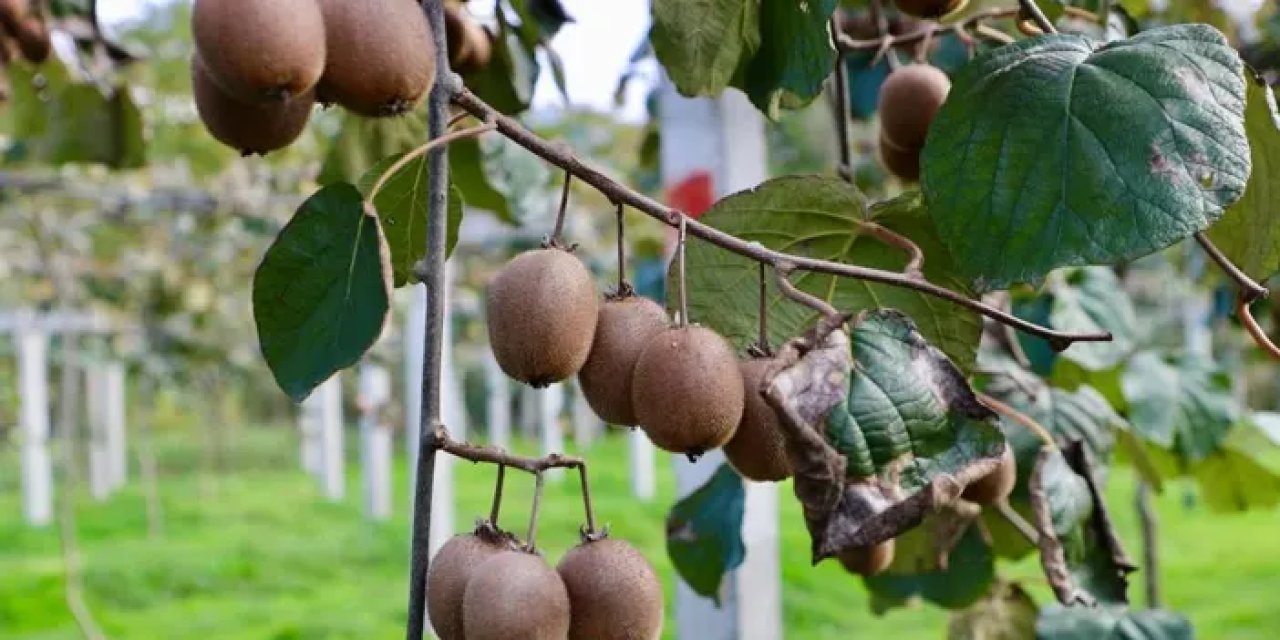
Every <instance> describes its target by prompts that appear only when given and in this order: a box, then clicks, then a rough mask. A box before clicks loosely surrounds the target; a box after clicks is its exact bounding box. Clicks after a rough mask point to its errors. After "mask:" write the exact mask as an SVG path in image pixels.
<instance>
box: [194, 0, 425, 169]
mask: <svg viewBox="0 0 1280 640" xmlns="http://www.w3.org/2000/svg"><path fill="white" fill-rule="evenodd" d="M191 27H192V32H193V34H194V36H195V49H196V51H195V55H194V56H193V57H192V60H191V76H192V85H193V89H194V93H195V101H196V108H197V111H198V112H199V114H200V118H201V120H203V121H204V124H205V127H206V128H207V129H208V130H209V133H210V134H212V135H213V137H214V138H216V139H218V140H219V141H220V142H222V143H224V144H226V145H227V146H230V147H232V148H234V149H236V150H238V151H240V152H241V153H244V154H245V155H250V154H266V153H268V152H271V151H275V150H276V149H281V148H283V147H286V146H288V145H289V144H291V143H292V142H293V141H294V140H296V139H297V138H298V136H299V135H301V133H302V130H303V129H304V128H305V126H306V124H307V120H308V119H309V118H310V115H311V112H312V107H313V105H314V104H315V103H316V102H320V103H321V104H325V105H328V104H333V103H336V104H339V105H341V106H343V107H344V108H346V109H347V110H349V111H351V112H353V113H356V114H359V115H361V116H366V117H385V116H395V115H399V114H403V113H405V112H407V111H409V110H411V109H413V108H414V107H415V106H416V105H418V104H419V103H420V102H421V101H422V98H423V97H424V96H425V95H426V94H427V92H428V91H429V90H430V88H431V86H432V84H433V83H434V82H435V75H436V55H435V43H434V40H433V39H432V35H431V28H430V26H429V25H428V23H427V19H426V16H425V15H424V14H423V12H422V8H421V7H420V6H419V4H418V3H417V2H415V1H414V0H196V3H195V7H194V9H193V11H192V16H191Z"/></svg>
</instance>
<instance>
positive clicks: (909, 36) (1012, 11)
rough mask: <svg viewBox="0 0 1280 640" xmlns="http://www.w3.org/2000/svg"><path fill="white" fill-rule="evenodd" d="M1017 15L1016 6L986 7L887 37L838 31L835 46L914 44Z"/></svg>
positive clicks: (857, 48)
mask: <svg viewBox="0 0 1280 640" xmlns="http://www.w3.org/2000/svg"><path fill="white" fill-rule="evenodd" d="M1017 15H1018V9H1017V8H1016V7H1003V8H994V9H986V10H984V11H979V12H978V13H975V14H973V15H971V16H969V17H968V18H965V19H964V20H959V21H957V22H953V23H950V24H945V25H943V24H937V23H926V26H925V27H923V28H921V29H919V30H916V31H913V32H911V33H904V34H902V35H897V36H891V37H888V38H884V39H882V38H876V39H874V40H856V39H854V38H853V37H851V36H850V35H849V34H847V33H843V32H841V33H838V34H837V35H836V46H838V47H840V49H841V50H842V51H846V52H848V51H879V50H880V48H881V47H883V46H885V42H886V41H888V43H889V44H888V46H889V47H900V46H902V45H908V44H915V43H917V42H920V41H922V40H924V39H925V38H926V37H938V36H941V35H945V34H947V33H957V34H961V33H964V32H965V31H968V30H969V29H971V28H972V27H973V26H975V25H978V24H981V23H983V22H986V21H988V20H1001V19H1006V18H1012V17H1015V16H1017Z"/></svg>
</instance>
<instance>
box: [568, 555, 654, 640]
mask: <svg viewBox="0 0 1280 640" xmlns="http://www.w3.org/2000/svg"><path fill="white" fill-rule="evenodd" d="M556 572H557V573H559V574H560V578H561V580H562V581H563V582H564V585H565V589H566V590H567V591H568V594H569V610H570V612H571V615H570V621H569V636H568V640H656V639H657V638H658V637H659V636H661V634H662V583H661V582H659V581H658V575H657V573H656V572H655V571H654V570H653V565H651V564H649V561H648V560H646V559H645V557H644V556H643V555H641V554H640V552H639V551H637V550H636V549H635V547H632V546H631V545H629V544H627V543H626V542H623V541H621V540H614V539H611V538H603V539H599V540H593V539H590V538H588V539H587V540H586V541H584V542H583V543H582V544H580V545H578V546H576V547H574V548H573V549H571V550H569V552H568V553H566V554H565V555H564V557H563V558H561V559H560V563H559V564H558V565H557V566H556Z"/></svg>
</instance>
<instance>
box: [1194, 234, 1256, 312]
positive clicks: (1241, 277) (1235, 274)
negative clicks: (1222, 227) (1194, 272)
mask: <svg viewBox="0 0 1280 640" xmlns="http://www.w3.org/2000/svg"><path fill="white" fill-rule="evenodd" d="M1196 242H1198V243H1200V246H1201V248H1203V249H1204V252H1205V253H1207V254H1209V257H1210V258H1212V259H1213V261H1214V263H1216V264H1217V265H1218V267H1219V268H1220V269H1222V271H1223V272H1224V273H1226V274H1227V277H1229V278H1231V279H1232V280H1234V281H1235V283H1236V286H1238V287H1240V297H1241V298H1243V299H1244V301H1245V302H1247V303H1248V302H1253V301H1254V300H1257V299H1259V298H1265V297H1267V294H1268V293H1269V291H1268V290H1267V288H1266V287H1264V286H1262V285H1260V284H1258V283H1257V282H1255V281H1254V279H1253V278H1250V277H1249V276H1248V275H1247V274H1245V272H1244V271H1241V270H1240V267H1237V266H1236V265H1235V263H1234V262H1232V261H1231V258H1228V257H1227V256H1226V254H1224V253H1222V250H1221V249H1219V248H1218V245H1215V244H1213V241H1212V240H1210V239H1209V236H1207V235H1205V233H1204V232H1203V231H1197V232H1196Z"/></svg>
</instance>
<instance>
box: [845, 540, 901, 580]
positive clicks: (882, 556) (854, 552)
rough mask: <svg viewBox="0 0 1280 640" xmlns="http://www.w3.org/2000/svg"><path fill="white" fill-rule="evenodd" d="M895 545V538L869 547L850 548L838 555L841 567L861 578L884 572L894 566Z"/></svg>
mask: <svg viewBox="0 0 1280 640" xmlns="http://www.w3.org/2000/svg"><path fill="white" fill-rule="evenodd" d="M895 546H896V545H895V543H894V541H893V538H890V539H888V540H885V541H884V542H880V543H877V544H873V545H871V546H867V547H850V548H848V549H844V550H843V551H841V552H840V553H838V554H837V555H836V559H837V560H839V561H840V566H842V567H844V569H845V571H848V572H849V573H856V574H858V575H860V576H874V575H876V574H879V573H882V572H884V570H885V569H888V568H889V565H891V564H893V552H894V547H895Z"/></svg>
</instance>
